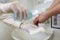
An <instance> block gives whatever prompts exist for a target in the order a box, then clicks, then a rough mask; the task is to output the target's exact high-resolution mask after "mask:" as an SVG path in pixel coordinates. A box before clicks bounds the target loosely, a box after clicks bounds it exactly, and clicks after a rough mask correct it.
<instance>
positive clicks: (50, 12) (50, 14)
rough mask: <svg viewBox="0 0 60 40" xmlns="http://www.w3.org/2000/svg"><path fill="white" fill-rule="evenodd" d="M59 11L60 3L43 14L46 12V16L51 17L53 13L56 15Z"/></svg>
mask: <svg viewBox="0 0 60 40" xmlns="http://www.w3.org/2000/svg"><path fill="white" fill-rule="evenodd" d="M59 13H60V4H59V5H57V6H55V7H54V8H52V9H51V10H47V11H46V12H45V13H44V14H46V16H47V17H51V16H53V15H57V14H59Z"/></svg>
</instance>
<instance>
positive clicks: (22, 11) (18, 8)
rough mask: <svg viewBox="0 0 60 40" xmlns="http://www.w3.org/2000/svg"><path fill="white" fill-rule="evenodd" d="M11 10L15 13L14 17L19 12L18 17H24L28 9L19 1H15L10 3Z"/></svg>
mask: <svg viewBox="0 0 60 40" xmlns="http://www.w3.org/2000/svg"><path fill="white" fill-rule="evenodd" d="M10 7H11V10H12V11H13V12H14V13H16V18H17V16H18V13H20V18H21V17H22V18H23V19H26V17H27V16H28V10H27V8H26V7H25V6H23V5H22V4H20V3H19V2H17V1H15V2H12V3H11V6H10Z"/></svg>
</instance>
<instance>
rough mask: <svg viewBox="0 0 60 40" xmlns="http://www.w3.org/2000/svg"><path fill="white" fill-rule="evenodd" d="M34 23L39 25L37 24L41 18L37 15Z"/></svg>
mask: <svg viewBox="0 0 60 40" xmlns="http://www.w3.org/2000/svg"><path fill="white" fill-rule="evenodd" d="M33 23H34V24H35V25H37V26H38V23H39V18H38V17H36V18H35V20H34V21H33Z"/></svg>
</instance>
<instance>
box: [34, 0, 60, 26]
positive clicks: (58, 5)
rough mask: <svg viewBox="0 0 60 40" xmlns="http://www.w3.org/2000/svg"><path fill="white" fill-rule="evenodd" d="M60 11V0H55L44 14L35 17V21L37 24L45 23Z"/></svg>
mask: <svg viewBox="0 0 60 40" xmlns="http://www.w3.org/2000/svg"><path fill="white" fill-rule="evenodd" d="M59 13H60V0H54V2H53V4H52V5H51V6H50V7H49V8H48V9H47V10H46V11H45V12H44V13H42V14H40V15H39V16H38V17H36V18H35V20H34V21H33V22H34V24H35V25H38V23H43V22H45V21H46V20H48V19H49V18H50V17H51V16H53V15H57V14H59Z"/></svg>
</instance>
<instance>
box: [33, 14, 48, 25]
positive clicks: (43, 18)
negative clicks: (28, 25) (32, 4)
mask: <svg viewBox="0 0 60 40" xmlns="http://www.w3.org/2000/svg"><path fill="white" fill-rule="evenodd" d="M48 18H49V16H48V15H47V14H44V13H43V14H40V15H39V16H37V17H36V18H35V19H34V21H33V23H34V24H35V25H38V23H43V22H45V21H46V20H47V19H48Z"/></svg>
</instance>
